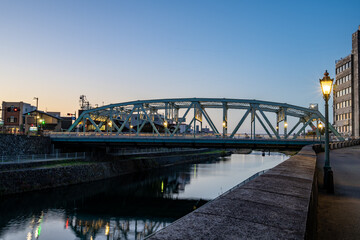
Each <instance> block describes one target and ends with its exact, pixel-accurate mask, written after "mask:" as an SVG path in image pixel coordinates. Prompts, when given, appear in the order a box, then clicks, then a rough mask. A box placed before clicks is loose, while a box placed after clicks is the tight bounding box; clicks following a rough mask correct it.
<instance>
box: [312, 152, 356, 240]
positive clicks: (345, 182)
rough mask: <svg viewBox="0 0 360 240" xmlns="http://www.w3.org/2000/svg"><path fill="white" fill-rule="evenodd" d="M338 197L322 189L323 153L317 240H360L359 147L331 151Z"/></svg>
mask: <svg viewBox="0 0 360 240" xmlns="http://www.w3.org/2000/svg"><path fill="white" fill-rule="evenodd" d="M330 164H331V167H332V170H333V172H334V186H335V194H334V195H329V194H327V193H326V192H325V191H324V190H323V189H322V182H323V175H322V172H323V171H322V167H323V166H324V153H320V154H319V155H318V162H317V166H318V167H319V168H320V169H321V171H319V179H318V181H319V199H318V216H317V217H318V231H317V232H318V236H317V237H318V239H327V240H328V239H343V240H344V239H360V146H354V147H347V148H342V149H337V150H331V151H330Z"/></svg>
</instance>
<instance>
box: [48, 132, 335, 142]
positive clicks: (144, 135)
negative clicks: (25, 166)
mask: <svg viewBox="0 0 360 240" xmlns="http://www.w3.org/2000/svg"><path fill="white" fill-rule="evenodd" d="M47 136H50V137H51V138H78V137H92V138H154V137H156V138H170V137H171V138H175V139H176V138H177V139H184V138H197V139H199V138H202V139H219V138H221V139H224V138H225V139H227V138H228V139H242V140H259V139H264V140H270V139H275V138H270V137H269V135H267V134H256V135H255V137H253V138H251V137H250V135H248V134H246V133H245V134H236V135H234V136H233V137H230V134H227V135H224V136H223V135H214V134H212V133H197V134H196V135H194V134H193V133H191V134H177V135H174V136H170V135H169V134H165V133H162V134H160V136H158V135H155V134H152V133H139V134H136V133H123V134H117V133H111V132H52V133H47ZM280 139H281V140H291V141H294V140H295V141H296V140H299V141H303V140H307V141H321V140H323V137H321V138H319V137H317V136H315V135H312V136H308V135H303V136H299V137H297V138H296V139H289V138H286V137H285V135H280ZM332 140H333V141H337V139H336V137H333V139H332Z"/></svg>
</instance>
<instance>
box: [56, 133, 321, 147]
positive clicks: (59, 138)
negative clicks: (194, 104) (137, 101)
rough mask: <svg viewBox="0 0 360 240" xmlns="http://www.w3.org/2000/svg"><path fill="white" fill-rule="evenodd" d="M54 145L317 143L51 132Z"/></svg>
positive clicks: (175, 145) (139, 145)
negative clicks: (57, 133) (53, 133)
mask: <svg viewBox="0 0 360 240" xmlns="http://www.w3.org/2000/svg"><path fill="white" fill-rule="evenodd" d="M50 137H51V141H52V142H53V143H55V144H92V145H93V144H96V145H106V146H116V145H121V146H136V147H194V148H202V147H207V148H266V149H269V148H301V147H303V146H305V145H309V144H317V143H321V142H320V141H318V140H317V139H313V138H310V139H295V140H294V139H265V138H258V139H246V138H223V137H209V136H203V137H202V136H196V137H193V136H179V137H167V136H161V137H158V136H136V135H135V136H134V135H129V136H126V135H106V134H104V135H102V134H99V135H82V134H79V135H75V134H69V135H67V134H64V135H60V134H59V135H51V136H50Z"/></svg>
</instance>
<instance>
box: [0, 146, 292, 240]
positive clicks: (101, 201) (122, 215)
mask: <svg viewBox="0 0 360 240" xmlns="http://www.w3.org/2000/svg"><path fill="white" fill-rule="evenodd" d="M287 158H288V157H287V156H285V155H283V154H279V153H271V155H270V156H269V155H268V154H266V156H264V157H263V156H262V155H261V152H253V153H252V154H247V155H245V154H233V155H231V156H229V157H224V158H219V159H214V160H211V161H208V162H204V163H201V164H188V165H182V166H177V167H172V168H167V169H163V170H158V171H152V172H147V173H142V174H136V175H129V176H125V177H118V178H113V179H109V180H105V181H98V182H94V183H87V184H81V185H76V186H70V187H64V188H57V189H52V190H47V191H40V192H34V193H27V194H21V195H18V196H13V197H7V198H4V199H0V240H32V239H40V240H42V239H43V240H45V239H51V240H63V239H65V240H67V239H90V240H91V239H93V240H94V239H143V238H144V237H146V236H147V235H149V234H151V233H153V232H156V231H158V230H160V229H161V228H163V227H165V226H167V225H169V224H170V223H171V222H173V221H175V220H176V219H178V218H180V217H182V216H184V215H186V214H187V213H189V212H191V211H192V210H194V209H196V208H198V207H200V206H201V205H203V204H204V203H206V202H207V201H208V200H211V199H214V198H216V197H217V196H219V195H220V194H222V193H224V192H226V191H227V190H229V189H230V188H232V187H234V186H235V185H237V184H239V183H240V182H242V181H244V180H245V179H247V178H249V177H251V176H252V175H253V174H255V173H257V172H259V171H262V170H265V169H269V168H272V167H274V166H276V165H277V164H279V163H281V162H282V161H284V160H286V159H287Z"/></svg>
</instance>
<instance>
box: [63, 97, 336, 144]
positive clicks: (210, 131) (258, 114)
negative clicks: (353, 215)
mask: <svg viewBox="0 0 360 240" xmlns="http://www.w3.org/2000/svg"><path fill="white" fill-rule="evenodd" d="M214 111H215V112H216V114H215V117H214V114H213V115H211V114H210V112H214ZM234 113H235V114H234ZM289 118H291V119H292V121H289ZM215 119H217V120H219V119H220V121H221V122H220V123H219V121H215ZM320 122H321V123H324V122H325V118H324V116H323V115H322V114H321V113H320V112H319V111H318V110H317V108H305V107H300V106H296V105H290V104H287V103H278V102H270V101H261V100H255V99H228V98H177V99H153V100H137V101H130V102H123V103H116V104H109V105H106V106H101V107H98V108H93V109H87V110H85V111H83V112H82V114H81V115H80V116H79V117H78V118H77V119H76V121H75V122H74V124H73V125H72V126H71V127H70V128H69V129H68V132H98V133H99V132H107V133H111V134H117V135H124V134H128V135H133V136H146V135H151V136H159V137H161V136H166V137H179V136H184V135H193V136H194V137H196V136H202V135H207V136H216V137H222V138H239V137H245V138H250V139H255V138H257V137H261V138H270V139H297V138H299V137H300V136H302V137H303V136H304V133H305V130H306V129H309V128H312V129H313V130H314V133H315V134H316V136H317V137H319V136H320V131H321V129H320V130H319V128H318V123H320ZM230 123H231V127H230ZM245 123H247V124H250V132H249V134H245V135H243V136H241V135H239V130H240V128H241V127H244V124H245ZM204 124H206V125H207V126H209V127H208V128H203V126H204ZM323 126H324V124H323ZM247 127H249V126H247ZM329 129H330V131H331V132H332V134H333V136H334V137H336V138H338V139H339V140H343V138H342V136H341V135H340V134H339V133H338V132H337V131H336V130H335V128H334V127H333V126H331V125H329Z"/></svg>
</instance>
